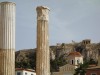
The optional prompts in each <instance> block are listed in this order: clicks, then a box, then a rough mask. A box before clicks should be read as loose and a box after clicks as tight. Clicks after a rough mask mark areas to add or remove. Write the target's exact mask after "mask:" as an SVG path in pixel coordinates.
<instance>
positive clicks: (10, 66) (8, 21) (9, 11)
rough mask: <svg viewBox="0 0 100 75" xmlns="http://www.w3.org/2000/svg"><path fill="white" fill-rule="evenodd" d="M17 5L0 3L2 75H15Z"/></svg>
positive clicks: (0, 64) (0, 71)
mask: <svg viewBox="0 0 100 75" xmlns="http://www.w3.org/2000/svg"><path fill="white" fill-rule="evenodd" d="M15 5H16V4H15V3H12V2H1V3H0V75H15Z"/></svg>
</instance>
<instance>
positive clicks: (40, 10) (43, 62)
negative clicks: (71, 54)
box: [36, 6, 50, 75]
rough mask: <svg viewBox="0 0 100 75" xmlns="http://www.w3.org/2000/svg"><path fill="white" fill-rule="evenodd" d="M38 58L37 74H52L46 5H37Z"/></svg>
mask: <svg viewBox="0 0 100 75" xmlns="http://www.w3.org/2000/svg"><path fill="white" fill-rule="evenodd" d="M36 10H37V51H36V52H37V54H36V55H37V59H36V74H37V75H50V52H49V39H48V19H49V17H48V14H49V9H48V8H47V7H45V6H39V7H37V9H36Z"/></svg>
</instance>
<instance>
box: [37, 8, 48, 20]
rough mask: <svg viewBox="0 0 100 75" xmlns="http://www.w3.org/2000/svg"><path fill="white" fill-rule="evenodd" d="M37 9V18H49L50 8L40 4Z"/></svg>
mask: <svg viewBox="0 0 100 75" xmlns="http://www.w3.org/2000/svg"><path fill="white" fill-rule="evenodd" d="M36 10H37V20H47V21H48V20H49V16H48V14H49V11H50V9H49V8H48V7H46V6H38V7H37V8H36Z"/></svg>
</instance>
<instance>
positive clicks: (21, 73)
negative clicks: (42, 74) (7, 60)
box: [15, 68, 36, 75]
mask: <svg viewBox="0 0 100 75" xmlns="http://www.w3.org/2000/svg"><path fill="white" fill-rule="evenodd" d="M15 75H36V72H35V70H32V69H23V68H16V70H15Z"/></svg>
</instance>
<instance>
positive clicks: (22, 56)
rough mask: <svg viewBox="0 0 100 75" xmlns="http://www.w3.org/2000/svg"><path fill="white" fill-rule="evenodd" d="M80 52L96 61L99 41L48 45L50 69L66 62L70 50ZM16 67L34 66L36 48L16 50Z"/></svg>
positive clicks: (33, 67)
mask: <svg viewBox="0 0 100 75" xmlns="http://www.w3.org/2000/svg"><path fill="white" fill-rule="evenodd" d="M73 51H78V52H80V53H81V54H82V55H83V57H84V60H91V59H92V60H94V61H96V62H97V60H98V56H99V55H100V43H91V42H90V40H83V41H82V42H79V43H76V42H72V43H70V44H65V43H62V44H57V45H56V46H50V63H51V71H57V70H58V68H59V67H60V66H63V65H65V64H67V59H66V58H67V56H68V54H69V53H70V52H73ZM15 57H16V58H15V59H16V67H17V68H21V67H22V68H32V69H35V67H36V49H26V50H19V51H16V54H15Z"/></svg>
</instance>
